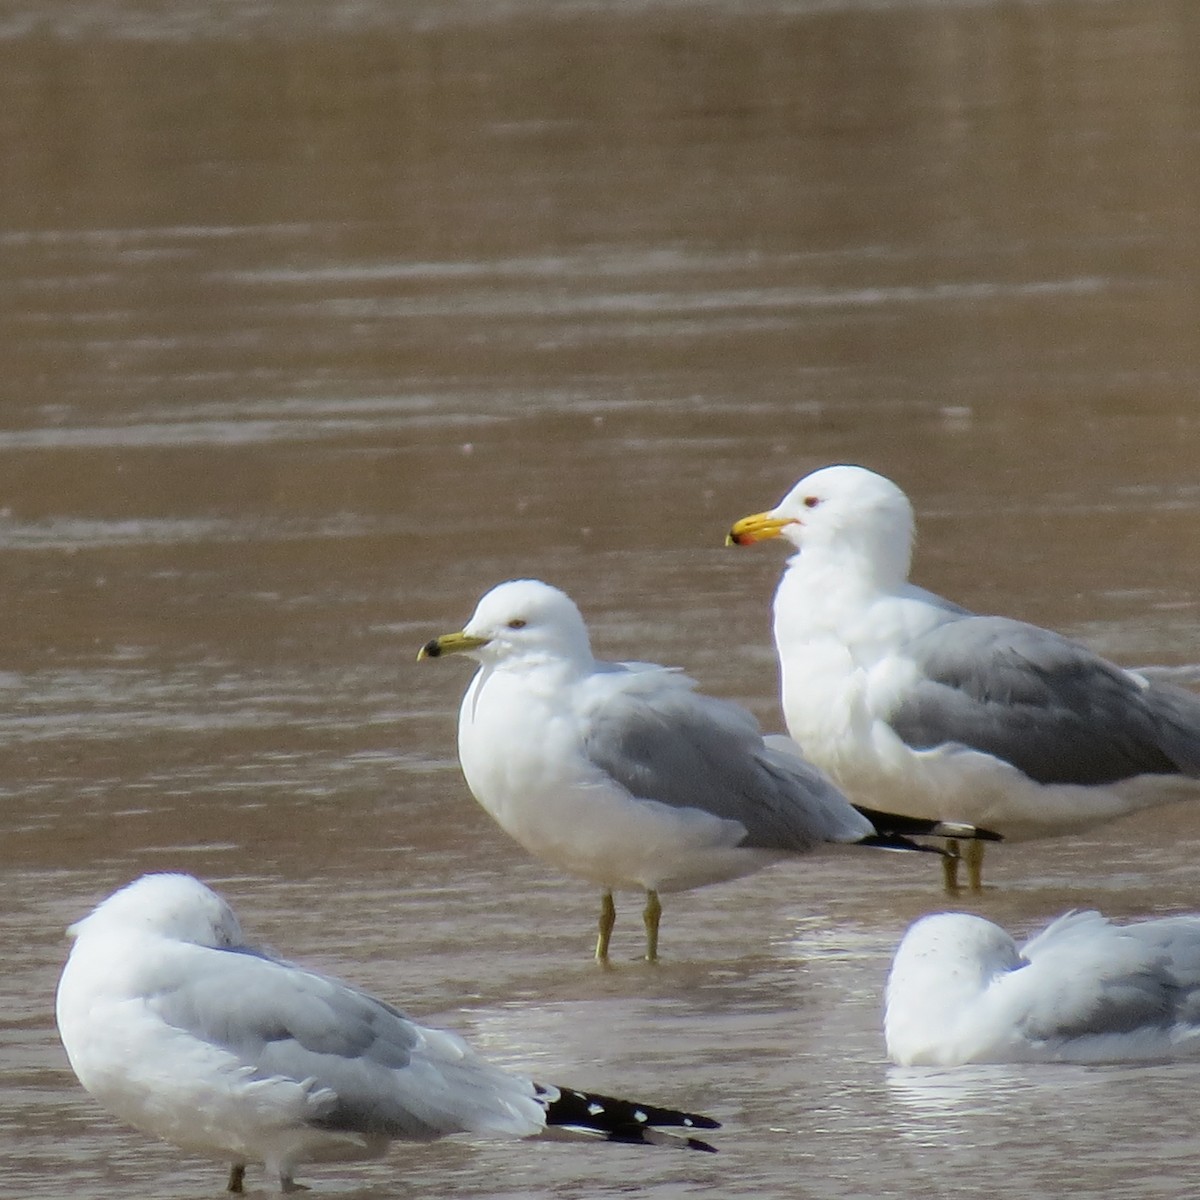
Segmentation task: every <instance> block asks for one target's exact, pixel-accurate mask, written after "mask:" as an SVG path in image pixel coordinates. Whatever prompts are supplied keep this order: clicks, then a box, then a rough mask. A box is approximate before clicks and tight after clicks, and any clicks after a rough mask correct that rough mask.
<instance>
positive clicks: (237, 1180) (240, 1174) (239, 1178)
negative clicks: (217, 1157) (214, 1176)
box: [225, 1163, 246, 1196]
mask: <svg viewBox="0 0 1200 1200" xmlns="http://www.w3.org/2000/svg"><path fill="white" fill-rule="evenodd" d="M245 1180H246V1164H245V1163H234V1164H233V1165H232V1166H231V1167H230V1168H229V1182H228V1183H227V1184H226V1185H225V1190H226V1191H227V1192H236V1193H237V1194H238V1195H239V1196H240V1195H241V1194H242V1193H243V1192H244V1191H245V1190H246V1188H245Z"/></svg>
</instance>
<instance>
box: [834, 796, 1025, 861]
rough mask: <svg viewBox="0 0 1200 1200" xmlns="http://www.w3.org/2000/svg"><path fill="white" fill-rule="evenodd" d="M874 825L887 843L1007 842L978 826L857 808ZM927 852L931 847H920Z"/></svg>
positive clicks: (858, 806) (871, 843) (910, 846)
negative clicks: (933, 839)
mask: <svg viewBox="0 0 1200 1200" xmlns="http://www.w3.org/2000/svg"><path fill="white" fill-rule="evenodd" d="M854 807H855V808H856V809H857V810H858V811H859V812H860V813H862V815H863V816H864V817H866V818H867V820H868V821H870V822H871V824H872V825H874V826H875V830H876V832H877V833H878V834H879V835H880V836H881V838H883V839H884V841H885V842H886V841H887V840H889V839H890V838H891V837H892V836H893V835H896V836H898V837H899V839H900V840H901V841H903V840H905V838H907V837H946V838H965V839H966V840H968V841H972V840H974V841H980V842H1002V841H1004V838H1003V837H1001V835H1000V834H998V833H993V832H992V831H991V830H990V829H980V828H979V826H977V825H968V824H967V823H966V822H965V821H930V820H927V819H926V818H925V817H905V816H901V815H900V814H899V813H889V812H881V811H880V810H879V809H877V808H864V807H863V806H862V805H861V804H856V805H855V806H854ZM863 841H864V842H865V843H866V844H868V845H882V844H884V843H883V842H872V841H871V840H870V838H864V839H863ZM918 848H919V849H923V850H927V849H929V847H928V846H922V847H918ZM892 849H895V850H903V849H908V850H911V849H913V845H911V844H910V845H908V846H893V847H892Z"/></svg>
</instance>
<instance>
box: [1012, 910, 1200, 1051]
mask: <svg viewBox="0 0 1200 1200" xmlns="http://www.w3.org/2000/svg"><path fill="white" fill-rule="evenodd" d="M1174 923H1175V922H1173V921H1170V920H1167V921H1151V922H1146V923H1143V924H1140V925H1130V926H1118V925H1113V924H1112V923H1111V922H1109V921H1108V920H1107V919H1106V918H1104V917H1102V916H1101V915H1100V914H1099V913H1096V912H1082V913H1068V914H1066V915H1065V916H1063V917H1059V918H1058V920H1056V921H1054V922H1053V923H1052V924H1051V925H1049V926H1048V927H1047V928H1046V929H1045V930H1044V931H1043V932H1042V933H1040V934H1039V935H1038V936H1037V937H1036V938H1034V939H1033V940H1032V941H1030V942H1029V943H1028V944H1027V945H1026V946H1024V947H1023V948H1022V955H1023V957H1024V958H1025V959H1026V960H1027V965H1026V966H1024V967H1022V968H1020V969H1018V970H1017V971H1014V972H1013V973H1012V974H1011V975H1009V976H1007V977H1006V978H1005V979H1004V981H1003V982H1004V985H1005V986H1006V987H1009V988H1011V989H1012V990H1013V991H1014V992H1024V994H1025V997H1026V1003H1025V1005H1024V1016H1023V1019H1022V1021H1021V1026H1022V1032H1024V1033H1025V1034H1027V1035H1028V1036H1029V1037H1031V1038H1035V1039H1039V1040H1051V1039H1055V1038H1074V1037H1088V1036H1094V1035H1102V1034H1113V1033H1117V1034H1119V1033H1134V1032H1136V1031H1137V1030H1141V1029H1148V1028H1159V1029H1166V1028H1168V1027H1169V1026H1171V1025H1173V1024H1174V1023H1175V1022H1177V1021H1181V1020H1183V1021H1186V1020H1194V1015H1189V1014H1193V1013H1194V1010H1195V1008H1196V997H1195V991H1196V982H1197V980H1196V977H1195V967H1196V965H1197V957H1198V955H1200V922H1197V921H1195V920H1194V919H1191V920H1189V924H1190V929H1188V930H1186V931H1185V932H1183V933H1182V934H1180V933H1177V934H1175V935H1174V936H1173V937H1172V935H1170V934H1169V932H1168V931H1167V930H1166V929H1161V928H1156V927H1159V926H1168V925H1171V924H1174ZM1172 940H1174V941H1176V942H1178V943H1180V945H1179V947H1178V948H1179V949H1180V951H1181V955H1180V959H1179V963H1178V965H1177V964H1176V962H1175V955H1174V953H1173V951H1172V948H1171V945H1170V943H1171V941H1172ZM1184 943H1186V946H1187V949H1186V951H1184V948H1183V944H1184ZM1189 971H1190V972H1192V978H1191V980H1190V981H1189V980H1188V979H1187V978H1186V976H1187V973H1188V972H1189Z"/></svg>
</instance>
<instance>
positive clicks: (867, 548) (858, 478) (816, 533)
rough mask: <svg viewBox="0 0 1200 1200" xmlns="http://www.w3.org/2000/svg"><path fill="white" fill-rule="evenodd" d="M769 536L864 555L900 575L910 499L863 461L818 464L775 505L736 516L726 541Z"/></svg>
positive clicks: (907, 544) (802, 546)
mask: <svg viewBox="0 0 1200 1200" xmlns="http://www.w3.org/2000/svg"><path fill="white" fill-rule="evenodd" d="M769 538H782V539H783V540H784V541H786V542H790V543H791V544H792V545H793V546H794V547H795V548H796V549H797V550H801V551H806V552H810V553H811V552H813V551H821V550H827V551H830V552H831V553H835V554H837V555H838V556H839V557H841V556H843V555H844V554H845V553H846V552H850V553H854V554H859V555H864V556H865V557H866V558H868V559H869V560H872V561H874V562H875V563H876V564H877V565H879V566H882V567H884V568H885V570H887V569H888V568H890V571H895V572H898V573H899V575H900V576H901V577H902V578H903V577H904V576H906V575H907V574H908V562H909V556H910V554H911V551H912V538H913V511H912V505H911V504H910V503H909V500H908V497H907V496H906V495H905V494H904V493H903V492H902V491H901V490H900V489H899V488H898V487H897V486H896V485H895V484H894V483H893V482H892V481H891V480H890V479H885V478H884V477H883V476H882V475H877V474H875V472H874V471H868V470H867V469H866V468H865V467H855V466H846V465H838V466H832V467H822V468H821V469H820V470H819V471H814V472H813V473H812V474H811V475H806V476H805V477H804V478H803V479H801V480H800V482H799V483H797V484H796V486H795V487H793V488H792V490H791V491H790V492H788V494H787V495H786V496H784V498H783V499H782V500H780V502H779V503H778V504H777V505H776V506H775V507H774V508H772V509H770V510H769V511H767V512H761V513H755V514H753V515H752V516H749V517H743V518H742V519H741V520H740V521H737V522H735V523H734V526H733V528H732V529H731V530H730V531H729V536H728V538H727V539H726V542H727V544H728V545H734V546H749V545H753V544H754V543H755V542H761V541H766V540H767V539H769ZM890 571H889V573H890Z"/></svg>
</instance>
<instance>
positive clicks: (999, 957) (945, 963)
mask: <svg viewBox="0 0 1200 1200" xmlns="http://www.w3.org/2000/svg"><path fill="white" fill-rule="evenodd" d="M1023 962H1024V959H1022V958H1021V953H1020V951H1019V950H1018V949H1017V944H1016V943H1015V942H1014V941H1013V939H1012V938H1011V937H1010V936H1009V935H1008V933H1007V932H1005V930H1003V929H1001V928H1000V926H999V925H996V924H995V923H993V922H992V921H988V920H985V919H984V918H983V917H977V916H975V915H974V914H972V913H958V912H943V913H933V914H932V915H931V916H928V917H922V918H921V919H920V920H919V921H916V922H914V923H913V925H911V926H910V927H909V930H908V932H907V933H906V934H905V935H904V938H903V940H902V941H901V942H900V945H899V947H898V948H897V950H896V955H895V958H893V960H892V979H895V978H897V977H902V976H905V975H911V976H914V977H921V978H924V979H926V980H928V981H929V982H930V983H932V981H933V980H935V979H940V980H944V981H949V980H957V981H965V982H971V983H984V984H986V983H987V982H988V981H990V980H992V979H994V978H995V977H996V976H997V975H999V974H1003V973H1005V972H1007V971H1013V970H1016V968H1017V967H1019V966H1021V965H1022V963H1023ZM890 986H891V982H890V981H889V987H890Z"/></svg>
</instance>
